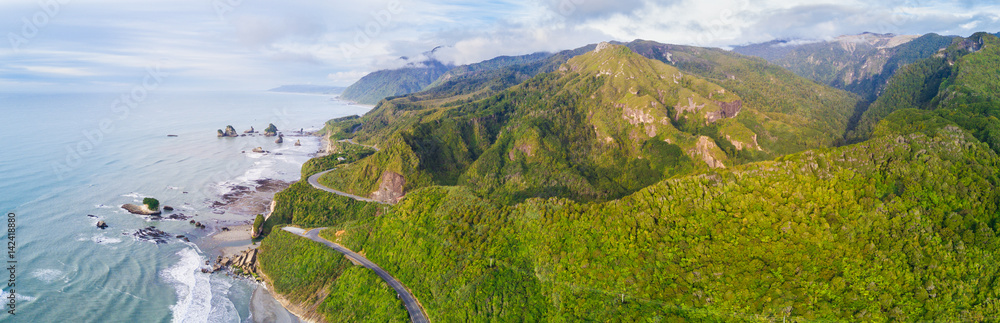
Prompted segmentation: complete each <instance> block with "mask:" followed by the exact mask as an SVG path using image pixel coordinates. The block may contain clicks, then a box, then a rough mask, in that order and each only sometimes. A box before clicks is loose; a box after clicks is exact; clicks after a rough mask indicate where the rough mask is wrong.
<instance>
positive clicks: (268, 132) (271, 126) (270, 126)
mask: <svg viewBox="0 0 1000 323" xmlns="http://www.w3.org/2000/svg"><path fill="white" fill-rule="evenodd" d="M264 134H265V135H272V136H273V135H276V134H278V127H275V126H274V124H273V123H269V124H267V128H265V129H264Z"/></svg>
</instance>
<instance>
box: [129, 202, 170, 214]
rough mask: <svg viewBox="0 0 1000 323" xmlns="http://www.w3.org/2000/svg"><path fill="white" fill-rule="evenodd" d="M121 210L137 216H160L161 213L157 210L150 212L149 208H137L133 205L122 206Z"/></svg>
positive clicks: (137, 206)
mask: <svg viewBox="0 0 1000 323" xmlns="http://www.w3.org/2000/svg"><path fill="white" fill-rule="evenodd" d="M122 208H123V209H125V211H128V212H129V213H132V214H138V215H160V213H161V212H160V211H159V210H156V211H153V210H150V209H149V207H147V206H146V205H142V206H139V205H135V204H125V205H122Z"/></svg>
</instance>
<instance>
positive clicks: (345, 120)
mask: <svg viewBox="0 0 1000 323" xmlns="http://www.w3.org/2000/svg"><path fill="white" fill-rule="evenodd" d="M360 126H361V117H359V116H357V115H353V116H346V117H342V118H337V119H333V120H330V121H327V122H326V126H324V127H323V130H324V132H325V133H326V135H327V137H328V138H330V140H341V139H347V138H350V137H351V135H353V134H354V130H355V129H357V128H358V127H360Z"/></svg>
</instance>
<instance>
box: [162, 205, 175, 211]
mask: <svg viewBox="0 0 1000 323" xmlns="http://www.w3.org/2000/svg"><path fill="white" fill-rule="evenodd" d="M163 210H164V211H167V212H170V211H173V210H174V207H172V206H169V205H164V206H163Z"/></svg>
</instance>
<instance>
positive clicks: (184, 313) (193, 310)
mask: <svg viewBox="0 0 1000 323" xmlns="http://www.w3.org/2000/svg"><path fill="white" fill-rule="evenodd" d="M177 255H179V256H180V257H181V260H180V261H179V262H178V263H177V264H175V265H173V266H171V267H170V268H167V269H164V270H163V272H161V274H160V275H161V276H162V277H163V279H164V280H166V281H167V282H168V283H170V284H173V286H174V289H175V291H176V293H177V304H174V305H171V306H170V311H171V312H172V314H173V322H208V321H209V315H211V313H212V283H211V275H209V274H205V273H202V272H201V267H202V264H203V263H204V262H205V259H204V258H202V256H201V255H200V254H198V251H196V250H195V249H193V248H185V249H182V250H181V251H178V252H177Z"/></svg>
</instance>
